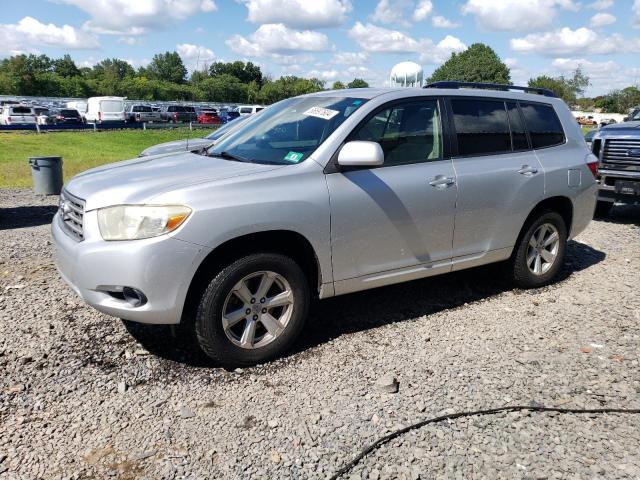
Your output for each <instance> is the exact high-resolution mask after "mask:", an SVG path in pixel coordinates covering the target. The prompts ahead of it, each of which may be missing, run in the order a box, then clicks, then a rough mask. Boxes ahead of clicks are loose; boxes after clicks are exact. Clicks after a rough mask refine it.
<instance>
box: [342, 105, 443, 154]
mask: <svg viewBox="0 0 640 480" xmlns="http://www.w3.org/2000/svg"><path fill="white" fill-rule="evenodd" d="M352 140H364V141H369V142H377V143H379V144H380V146H381V147H382V150H383V152H384V165H385V166H393V165H402V164H407V163H418V162H427V161H431V160H439V159H441V158H442V134H441V130H440V112H439V110H438V102H437V100H423V101H420V102H415V103H407V104H401V105H397V106H394V107H391V108H386V109H384V110H381V111H379V112H378V113H376V114H375V115H374V116H373V117H371V118H370V119H369V120H368V121H367V122H366V123H365V124H364V125H362V126H361V127H360V128H359V130H357V132H356V133H355V134H354V135H353V136H352Z"/></svg>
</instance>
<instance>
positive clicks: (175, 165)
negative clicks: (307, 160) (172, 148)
mask: <svg viewBox="0 0 640 480" xmlns="http://www.w3.org/2000/svg"><path fill="white" fill-rule="evenodd" d="M282 167H283V166H282V165H262V164H259V163H243V162H236V161H233V160H225V159H222V158H215V157H207V156H204V155H196V154H193V153H188V152H186V153H180V154H166V155H154V156H148V157H142V158H136V159H133V160H126V161H124V162H118V163H112V164H109V165H105V166H102V167H98V168H93V169H91V170H87V171H86V172H83V173H81V174H79V175H76V176H75V177H73V178H72V179H71V180H70V181H69V183H67V184H66V185H65V187H64V188H65V190H66V191H67V192H69V193H70V194H71V195H74V196H76V197H78V198H81V199H83V200H85V202H86V205H85V211H89V210H94V209H96V208H102V207H106V206H110V205H119V204H137V203H140V204H142V203H150V202H151V201H152V199H153V197H155V196H157V195H159V194H161V193H166V192H169V191H171V190H175V189H177V188H180V187H185V186H187V185H193V184H196V183H204V182H213V181H217V180H224V179H227V178H231V177H238V176H242V175H252V174H257V173H262V172H268V171H270V170H275V169H277V168H282Z"/></svg>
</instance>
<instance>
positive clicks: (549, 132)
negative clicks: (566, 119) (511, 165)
mask: <svg viewBox="0 0 640 480" xmlns="http://www.w3.org/2000/svg"><path fill="white" fill-rule="evenodd" d="M520 108H521V109H522V114H523V116H524V121H525V124H526V125H527V129H528V130H529V136H530V137H531V145H532V146H533V148H544V147H551V146H553V145H559V144H561V143H564V131H563V130H562V124H561V123H560V120H559V119H558V116H557V115H556V112H555V110H554V109H553V107H552V106H551V105H542V104H539V103H526V102H520Z"/></svg>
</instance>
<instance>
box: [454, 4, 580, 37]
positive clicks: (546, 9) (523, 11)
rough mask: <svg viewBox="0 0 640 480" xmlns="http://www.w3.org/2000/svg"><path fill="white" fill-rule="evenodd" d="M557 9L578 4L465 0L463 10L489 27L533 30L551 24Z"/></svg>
mask: <svg viewBox="0 0 640 480" xmlns="http://www.w3.org/2000/svg"><path fill="white" fill-rule="evenodd" d="M558 8H561V9H565V10H573V11H576V10H577V9H578V6H577V5H576V4H575V3H574V2H573V0H467V3H465V4H464V5H463V6H462V13H463V15H468V14H471V15H473V16H474V17H475V19H476V22H477V23H478V24H479V25H480V26H481V27H484V28H486V29H488V30H536V29H540V28H544V27H546V26H548V25H550V24H551V23H552V22H553V20H554V18H555V17H556V15H557V13H558Z"/></svg>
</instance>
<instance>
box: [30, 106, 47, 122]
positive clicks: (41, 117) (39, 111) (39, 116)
mask: <svg viewBox="0 0 640 480" xmlns="http://www.w3.org/2000/svg"><path fill="white" fill-rule="evenodd" d="M33 114H34V115H35V116H36V123H37V124H38V125H47V124H48V123H49V117H50V116H51V111H50V110H49V108H48V107H42V106H37V107H33Z"/></svg>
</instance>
